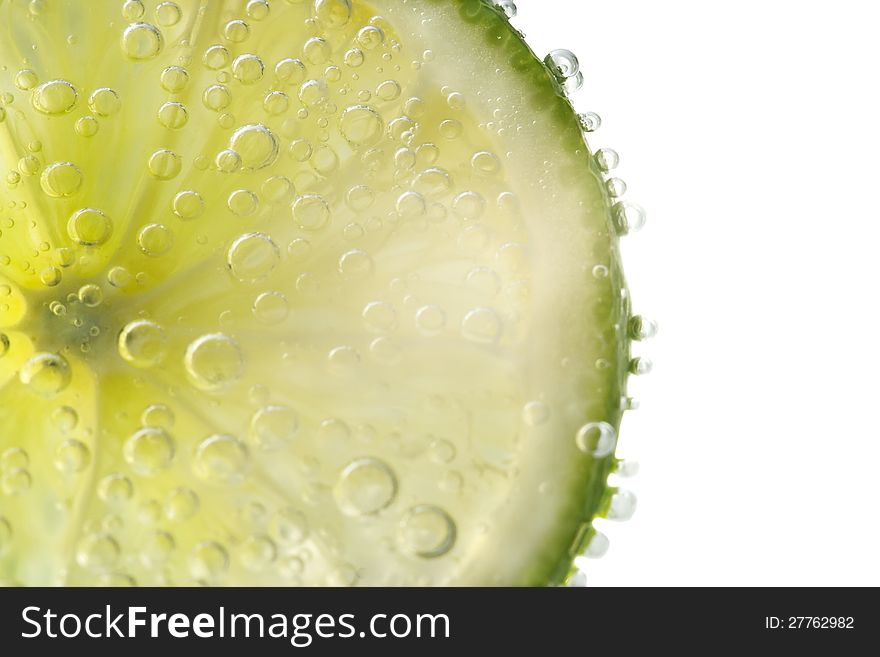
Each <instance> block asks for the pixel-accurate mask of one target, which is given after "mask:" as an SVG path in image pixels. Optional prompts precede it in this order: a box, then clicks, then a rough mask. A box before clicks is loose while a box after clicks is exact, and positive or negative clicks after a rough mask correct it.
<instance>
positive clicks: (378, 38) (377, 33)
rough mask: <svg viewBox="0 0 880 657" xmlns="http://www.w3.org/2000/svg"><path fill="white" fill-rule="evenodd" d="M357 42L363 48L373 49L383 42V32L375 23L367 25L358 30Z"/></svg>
mask: <svg viewBox="0 0 880 657" xmlns="http://www.w3.org/2000/svg"><path fill="white" fill-rule="evenodd" d="M356 38H357V42H358V44H359V45H360V47H361V48H363V49H364V50H373V49H374V48H377V47H378V46H381V45H382V44H383V43H384V42H385V33H384V32H382V30H381V29H379V28H378V27H376V26H375V25H367V26H365V27H362V28H361V29H360V30H358V33H357V37H356Z"/></svg>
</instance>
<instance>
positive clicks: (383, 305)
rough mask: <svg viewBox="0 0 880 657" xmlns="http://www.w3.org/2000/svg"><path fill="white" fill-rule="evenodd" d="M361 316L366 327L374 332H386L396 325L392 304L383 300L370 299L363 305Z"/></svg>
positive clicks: (395, 315) (395, 314)
mask: <svg viewBox="0 0 880 657" xmlns="http://www.w3.org/2000/svg"><path fill="white" fill-rule="evenodd" d="M361 317H362V318H363V320H364V324H365V325H366V327H367V328H368V329H370V330H371V331H374V332H378V333H388V332H391V331H393V330H394V329H395V328H396V327H397V313H396V312H395V311H394V306H392V305H391V304H390V303H387V302H385V301H371V302H370V303H368V304H367V305H366V306H364V309H363V311H362V312H361Z"/></svg>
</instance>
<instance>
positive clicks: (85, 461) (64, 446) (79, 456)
mask: <svg viewBox="0 0 880 657" xmlns="http://www.w3.org/2000/svg"><path fill="white" fill-rule="evenodd" d="M90 460H91V453H90V452H89V448H88V447H86V446H85V444H83V443H82V442H81V441H79V440H76V439H73V438H71V439H69V440H65V441H64V442H62V443H61V444H59V445H58V447H56V448H55V458H54V460H53V463H54V465H55V469H56V470H58V472H61V473H63V474H76V473H78V472H82V471H83V470H85V469H86V468H87V467H88V465H89V461H90Z"/></svg>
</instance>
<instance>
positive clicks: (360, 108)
mask: <svg viewBox="0 0 880 657" xmlns="http://www.w3.org/2000/svg"><path fill="white" fill-rule="evenodd" d="M339 130H340V132H341V133H342V136H343V137H345V139H346V140H348V142H349V143H350V144H351V145H352V146H354V147H355V148H364V147H368V146H372V145H373V144H375V143H376V142H378V141H379V139H381V137H382V131H383V125H382V119H381V117H380V116H379V113H378V112H377V111H376V110H375V109H373V108H372V107H370V106H369V105H352V106H351V107H347V108H346V109H345V110H343V112H342V114H341V115H340V117H339Z"/></svg>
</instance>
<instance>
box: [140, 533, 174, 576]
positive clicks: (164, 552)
mask: <svg viewBox="0 0 880 657" xmlns="http://www.w3.org/2000/svg"><path fill="white" fill-rule="evenodd" d="M173 551H174V538H173V537H172V536H171V534H169V533H168V532H165V531H156V532H153V533H152V534H151V535H150V536H149V537H147V538H146V539H145V540H144V542H143V543H142V544H141V545H140V559H141V563H143V564H144V565H145V566H146V567H147V568H156V567H158V566H161V565H162V564H164V563H165V562H166V561H168V559H169V558H170V557H171V553H172V552H173Z"/></svg>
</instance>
